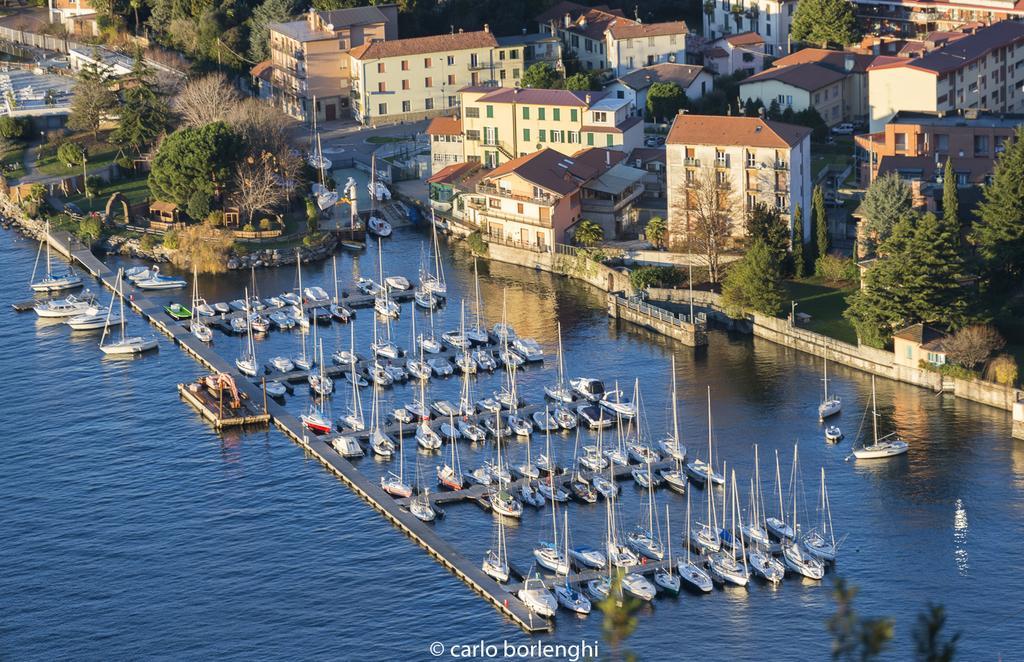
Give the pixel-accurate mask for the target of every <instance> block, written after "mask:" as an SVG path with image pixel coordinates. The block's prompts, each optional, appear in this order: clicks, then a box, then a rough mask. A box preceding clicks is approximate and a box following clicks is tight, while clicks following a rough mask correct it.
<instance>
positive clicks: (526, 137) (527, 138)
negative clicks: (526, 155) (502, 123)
mask: <svg viewBox="0 0 1024 662" xmlns="http://www.w3.org/2000/svg"><path fill="white" fill-rule="evenodd" d="M523 142H530V130H529V129H523Z"/></svg>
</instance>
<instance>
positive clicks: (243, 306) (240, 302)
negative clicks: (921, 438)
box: [228, 299, 249, 313]
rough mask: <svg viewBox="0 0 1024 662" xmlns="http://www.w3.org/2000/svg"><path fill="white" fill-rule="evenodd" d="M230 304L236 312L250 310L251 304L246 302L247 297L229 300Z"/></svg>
mask: <svg viewBox="0 0 1024 662" xmlns="http://www.w3.org/2000/svg"><path fill="white" fill-rule="evenodd" d="M228 306H229V307H230V308H231V310H233V311H235V312H236V313H244V312H248V310H249V304H247V303H246V302H245V299H232V300H231V301H229V302H228Z"/></svg>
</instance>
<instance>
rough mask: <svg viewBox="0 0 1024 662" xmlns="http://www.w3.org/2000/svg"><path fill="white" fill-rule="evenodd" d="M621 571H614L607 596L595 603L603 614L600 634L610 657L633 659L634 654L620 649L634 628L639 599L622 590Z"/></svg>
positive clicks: (639, 604)
mask: <svg viewBox="0 0 1024 662" xmlns="http://www.w3.org/2000/svg"><path fill="white" fill-rule="evenodd" d="M622 574H623V573H622V572H621V571H620V572H616V573H615V576H614V577H612V580H611V585H610V586H609V587H608V596H607V597H606V598H605V599H604V600H601V601H600V602H598V603H597V608H598V609H600V610H601V613H602V614H604V620H603V621H602V623H601V636H602V637H603V638H604V640H605V642H606V643H607V644H608V648H609V649H611V659H613V660H617V659H626V660H635V659H636V658H635V656H633V655H631V654H629V653H628V652H627V651H623V650H621V647H622V645H623V643H624V642H625V641H626V639H628V638H629V636H630V635H632V634H633V631H634V630H636V625H637V618H636V613H637V611H639V610H640V607H641V602H640V600H638V599H636V598H634V597H633V596H631V595H630V594H629V593H628V592H626V593H624V592H623V591H622Z"/></svg>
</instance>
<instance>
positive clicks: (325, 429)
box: [299, 398, 334, 434]
mask: <svg viewBox="0 0 1024 662" xmlns="http://www.w3.org/2000/svg"><path fill="white" fill-rule="evenodd" d="M325 404H326V403H325ZM299 419H300V420H301V421H302V425H303V427H305V428H306V429H307V430H309V431H310V432H313V433H315V434H328V433H330V432H331V431H332V430H333V429H334V422H333V421H332V420H331V417H330V416H329V415H328V414H327V413H326V412H325V411H324V409H323V407H321V405H320V403H319V402H318V401H317V400H316V399H315V398H314V399H313V400H312V401H311V402H310V403H309V408H308V409H307V410H306V413H305V414H303V415H302V416H300V417H299Z"/></svg>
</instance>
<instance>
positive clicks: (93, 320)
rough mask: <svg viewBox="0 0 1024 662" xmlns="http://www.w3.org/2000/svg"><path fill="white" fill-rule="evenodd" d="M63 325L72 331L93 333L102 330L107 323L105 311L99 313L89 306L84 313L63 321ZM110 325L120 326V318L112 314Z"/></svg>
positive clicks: (98, 310) (97, 309)
mask: <svg viewBox="0 0 1024 662" xmlns="http://www.w3.org/2000/svg"><path fill="white" fill-rule="evenodd" d="M64 323H65V324H67V325H68V326H69V327H71V329H72V330H74V331H93V330H97V329H102V328H103V327H104V326H105V325H106V323H107V313H106V311H101V310H100V309H99V308H96V307H94V306H90V307H89V308H86V310H85V312H84V313H82V314H80V315H75V316H74V317H69V318H68V319H66V320H64ZM110 323H111V324H120V323H121V318H120V316H118V315H117V313H114V314H113V315H112V316H111V318H110Z"/></svg>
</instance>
